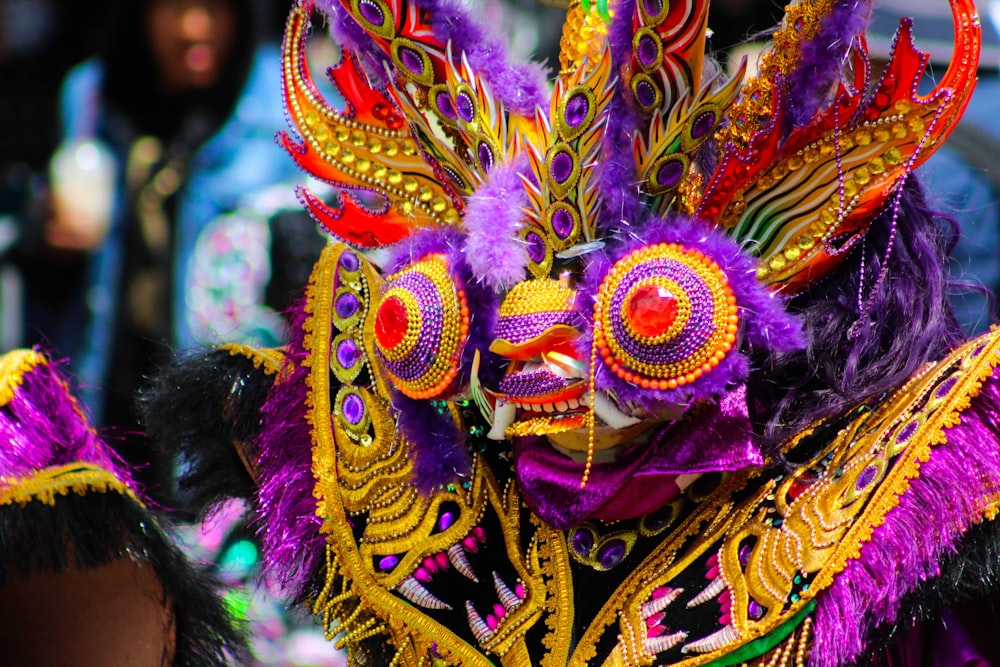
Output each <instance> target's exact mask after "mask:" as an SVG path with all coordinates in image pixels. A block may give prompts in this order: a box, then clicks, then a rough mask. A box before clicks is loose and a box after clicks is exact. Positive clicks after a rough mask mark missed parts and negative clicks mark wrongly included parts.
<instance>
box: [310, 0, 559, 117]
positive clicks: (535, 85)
mask: <svg viewBox="0 0 1000 667" xmlns="http://www.w3.org/2000/svg"><path fill="white" fill-rule="evenodd" d="M414 2H415V4H417V5H418V6H420V7H422V8H424V9H426V10H427V11H429V12H431V13H432V16H433V19H432V25H433V29H434V35H435V37H437V38H438V39H439V40H441V42H443V43H447V42H448V41H449V40H450V41H451V42H452V49H453V50H454V52H455V54H456V55H457V54H459V53H463V52H464V53H465V55H466V57H467V58H468V59H469V63H470V64H471V65H472V67H473V69H474V70H475V71H476V72H477V73H479V74H480V75H481V76H483V78H484V79H485V80H486V81H487V82H488V83H489V84H490V88H491V90H492V91H493V94H494V95H496V96H497V97H498V98H499V99H501V100H502V101H503V103H504V105H505V106H506V107H507V109H509V110H510V111H513V112H515V113H519V114H531V113H533V112H534V109H535V106H537V105H542V104H546V103H547V101H548V85H547V83H546V80H545V74H544V71H543V68H542V67H541V66H540V65H537V64H534V63H513V62H511V59H510V58H509V57H508V55H507V47H506V45H505V44H504V41H503V40H502V39H500V38H498V37H497V36H496V35H494V34H492V33H491V32H490V31H489V30H488V29H487V28H486V26H485V25H483V24H482V23H481V22H479V21H477V20H476V19H475V18H474V17H473V16H472V15H471V13H470V12H469V10H468V9H467V8H466V6H465V5H464V4H463V3H461V2H458V1H456V0H414ZM317 8H318V9H320V10H321V11H323V12H324V13H326V14H327V15H328V16H330V17H331V21H330V26H331V28H330V30H331V34H332V35H333V36H334V38H335V39H336V40H337V41H338V42H340V43H341V44H343V45H344V47H345V48H346V49H348V50H351V51H355V52H357V53H366V54H369V55H374V54H375V51H376V49H377V47H376V46H375V43H374V41H373V40H372V39H371V37H369V36H368V35H367V34H366V33H365V32H364V30H363V28H361V26H360V25H359V24H358V22H357V21H355V20H354V19H353V18H351V17H350V16H349V15H348V14H347V12H345V11H344V9H343V8H342V7H341V4H340V3H339V2H336V1H335V0H319V2H317ZM378 59H379V60H383V61H387V60H388V57H387V56H386V55H385V54H380V55H379V56H378Z"/></svg>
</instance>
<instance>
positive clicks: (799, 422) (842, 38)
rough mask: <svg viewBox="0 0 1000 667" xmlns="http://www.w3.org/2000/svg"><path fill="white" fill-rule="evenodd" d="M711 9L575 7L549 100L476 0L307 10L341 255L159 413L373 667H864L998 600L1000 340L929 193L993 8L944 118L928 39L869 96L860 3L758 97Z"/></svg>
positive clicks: (957, 76)
mask: <svg viewBox="0 0 1000 667" xmlns="http://www.w3.org/2000/svg"><path fill="white" fill-rule="evenodd" d="M707 9H708V3H707V2H702V1H700V0H687V1H682V2H676V3H665V2H660V1H659V0H636V1H634V2H633V1H629V0H606V1H603V2H598V3H596V4H595V5H594V6H591V3H590V2H588V1H587V0H583V1H582V2H572V3H570V8H569V10H568V14H567V22H566V25H565V29H564V33H563V41H562V60H561V66H562V70H561V71H560V72H559V73H558V75H557V77H556V78H555V81H554V83H553V85H552V87H551V89H550V88H549V87H547V86H546V84H545V82H544V80H543V79H542V78H541V74H540V71H539V70H538V69H536V68H534V67H532V66H530V65H519V64H516V63H512V62H509V61H508V60H507V59H506V57H505V55H504V51H503V48H502V45H501V44H500V43H499V42H498V41H496V40H495V39H494V38H492V37H491V36H490V35H489V33H488V32H487V31H486V29H485V28H484V27H483V26H481V25H479V24H478V23H476V22H475V20H474V19H473V18H472V17H471V16H470V15H469V13H468V11H467V10H465V9H463V8H462V6H461V5H459V3H453V2H448V1H445V0H440V1H432V0H419V1H418V0H411V1H406V0H342V1H341V2H331V1H328V2H322V3H320V2H317V3H316V6H314V5H313V3H312V2H308V1H306V0H303V1H302V2H300V3H299V4H298V5H297V6H296V7H295V8H294V9H293V11H292V13H291V16H290V18H289V21H288V25H287V30H286V41H285V44H284V70H283V75H284V96H285V102H286V106H287V111H288V116H289V120H290V122H291V124H292V127H293V129H294V130H295V132H294V133H290V134H283V135H282V136H281V143H282V144H283V145H284V146H285V147H286V148H287V149H288V151H289V153H290V154H291V156H292V158H293V159H294V160H295V161H296V162H297V163H298V164H299V165H300V166H301V167H302V168H303V169H304V170H306V171H307V172H309V173H310V174H312V175H314V176H316V177H317V178H319V179H321V180H324V181H327V182H329V183H331V184H333V185H335V186H336V187H338V188H340V192H341V194H340V199H339V204H338V205H337V206H330V205H328V204H326V203H324V202H323V201H321V200H319V199H318V198H316V197H314V196H313V195H311V194H310V192H309V191H308V190H306V189H300V191H299V194H300V198H301V200H302V201H303V203H304V205H305V206H306V207H307V208H308V209H309V210H310V212H311V213H312V214H313V216H314V217H315V218H316V220H317V221H318V222H319V223H320V224H321V225H323V226H324V227H325V228H326V229H327V230H328V231H329V232H330V233H331V234H332V235H333V236H334V237H335V242H333V243H331V244H330V245H329V246H328V247H327V249H326V250H325V252H324V254H323V256H322V257H321V258H320V260H319V261H318V262H317V264H316V267H315V270H314V273H313V276H312V279H311V281H310V283H309V286H308V288H307V291H306V296H305V300H304V302H303V305H302V307H301V308H300V309H299V310H298V312H297V314H296V320H295V321H294V322H293V324H292V326H291V331H290V341H289V343H288V345H287V346H286V347H285V348H283V349H282V350H270V351H261V350H254V349H251V348H246V347H236V346H232V347H226V348H222V349H220V350H218V351H215V352H207V353H205V354H204V355H202V356H200V357H197V358H192V359H188V360H186V361H184V362H182V364H181V365H180V366H179V367H178V369H175V370H174V371H173V374H172V375H171V376H170V380H169V381H167V382H161V383H160V385H158V386H157V387H155V388H154V389H153V390H151V391H150V392H149V393H147V395H146V396H145V400H146V412H147V415H148V416H149V419H150V420H151V421H150V425H151V427H152V428H153V430H154V432H156V433H157V435H158V436H159V437H160V439H161V441H162V442H164V443H165V444H166V446H169V447H176V446H179V447H181V448H182V450H183V451H184V453H185V460H187V461H189V462H190V463H191V468H190V477H189V478H188V479H187V480H186V483H187V484H188V485H189V486H192V487H193V488H194V492H195V497H196V500H198V501H199V502H201V503H211V502H212V501H214V500H215V499H217V498H218V497H222V496H226V495H229V494H231V493H233V492H234V491H232V490H231V489H230V487H231V486H233V485H236V486H239V487H241V488H242V490H243V492H245V493H249V494H251V495H253V496H254V497H255V499H256V502H257V506H258V512H259V517H260V521H261V527H262V536H263V541H264V547H265V559H266V560H267V563H268V566H269V570H270V573H271V575H272V576H273V577H274V578H275V579H277V580H279V581H280V582H282V583H283V584H284V585H285V586H286V587H287V589H288V590H289V591H290V592H291V593H293V594H294V595H295V596H297V597H298V598H299V599H301V600H302V601H304V602H305V603H306V604H308V605H309V606H310V608H311V609H312V610H313V611H314V612H315V613H316V614H317V615H319V616H320V617H321V618H322V620H323V622H324V624H325V625H326V627H327V630H328V634H329V637H330V639H331V640H335V642H336V645H337V646H339V647H346V649H347V651H348V652H349V656H350V660H351V662H352V664H359V665H360V664H387V665H484V666H485V665H504V666H505V667H510V666H514V665H518V666H520V665H540V666H543V667H562V666H564V665H573V666H575V667H584V666H591V667H594V666H602V665H603V666H605V667H611V666H614V665H673V664H681V665H705V664H713V665H734V664H741V663H748V664H759V665H778V664H781V665H786V664H789V663H790V662H791V661H796V663H797V664H810V665H819V666H832V665H843V664H848V663H851V662H853V661H858V660H861V661H864V660H866V659H872V658H874V657H876V656H877V655H878V654H879V653H880V652H881V651H882V650H883V649H885V648H886V647H887V646H891V645H892V642H895V641H897V640H898V639H899V637H900V636H901V633H903V632H904V631H905V630H906V628H907V627H909V626H910V625H911V621H913V620H914V619H931V620H933V619H936V618H940V617H941V613H942V612H941V607H942V605H944V604H947V603H950V602H952V601H954V600H955V599H958V598H960V597H961V596H963V595H966V594H972V593H975V594H977V595H985V594H988V593H989V591H990V590H991V588H990V587H991V586H995V585H996V577H995V573H994V572H993V571H992V570H993V569H995V565H994V566H992V567H991V565H990V563H991V562H994V561H993V559H994V558H995V554H996V546H997V541H996V540H997V530H996V527H995V526H994V524H993V520H994V518H995V516H996V513H997V509H998V507H1000V437H998V436H1000V434H998V432H997V422H996V419H997V417H996V415H997V412H996V410H997V404H996V400H997V396H998V390H1000V388H998V386H997V382H996V379H995V372H994V369H995V367H996V364H997V362H998V360H1000V357H998V347H1000V333H996V332H992V333H989V334H987V335H985V336H983V337H982V338H979V339H976V340H972V341H966V342H962V341H961V340H960V337H959V334H958V329H957V326H956V325H955V323H954V320H953V318H952V317H951V315H950V312H949V311H948V307H947V305H946V299H945V293H944V284H943V283H944V280H943V269H942V266H943V264H942V262H943V257H944V252H943V249H942V247H943V245H944V241H943V240H942V239H941V237H940V234H939V231H938V228H937V226H936V219H935V216H934V215H933V213H932V212H930V211H929V210H928V209H927V208H926V206H924V204H923V199H922V193H921V191H920V187H919V185H918V184H916V183H915V182H913V181H912V179H910V178H908V176H909V174H910V173H911V172H912V171H913V170H914V169H915V168H916V167H917V166H918V165H919V164H921V163H922V162H923V161H924V160H925V159H926V158H927V157H928V156H929V155H930V154H931V153H932V152H933V150H934V149H935V147H936V146H937V145H939V144H940V143H941V142H942V141H944V139H945V138H946V137H947V135H948V132H949V130H950V129H951V128H952V127H953V126H954V124H955V122H956V121H957V119H958V118H959V117H960V115H961V113H962V109H963V108H964V106H965V104H966V102H967V100H968V96H969V95H970V94H971V90H972V87H973V84H974V78H975V74H974V73H975V68H976V62H977V57H978V55H977V54H978V18H977V17H976V15H975V12H974V9H973V7H972V5H971V4H970V2H969V0H951V9H952V12H953V14H954V19H955V26H956V35H957V37H956V47H955V56H954V58H953V59H952V63H951V65H950V67H949V68H948V70H947V72H946V73H945V74H944V75H943V76H942V77H941V79H940V81H939V83H938V85H937V87H936V88H935V89H934V90H933V91H931V92H929V93H927V94H921V93H920V92H918V90H917V88H916V84H917V82H918V81H919V80H920V78H921V76H922V75H923V69H924V63H925V60H924V57H923V56H922V55H921V54H920V53H919V52H918V51H917V50H916V48H915V47H914V45H913V43H912V42H911V37H910V29H911V26H910V23H909V22H907V21H903V22H902V23H901V26H900V32H899V34H898V36H897V40H896V47H895V50H894V53H893V56H892V58H891V59H890V61H889V63H888V64H887V65H886V67H885V69H884V71H882V72H881V73H879V74H878V75H876V74H873V73H872V71H871V67H870V64H869V62H868V60H867V57H866V54H865V47H864V41H863V37H862V36H863V32H864V28H865V22H866V20H867V17H868V15H869V13H870V10H871V7H870V4H869V3H867V2H865V1H864V0H804V1H802V2H798V3H795V4H792V5H790V6H789V7H788V8H787V9H786V13H785V19H784V22H783V23H782V25H781V27H780V28H779V29H778V30H777V31H776V32H775V33H774V34H773V36H772V38H771V42H772V44H771V47H770V49H769V50H768V51H766V52H765V54H764V56H763V57H762V59H761V63H760V69H759V72H758V73H757V74H756V75H755V76H753V77H752V78H749V79H747V80H746V81H744V74H743V71H742V70H741V71H739V72H737V73H735V74H734V75H733V76H731V77H727V76H726V75H724V74H723V73H721V72H719V71H717V70H716V68H715V66H714V65H713V64H712V63H711V62H710V61H709V60H706V59H705V39H704V38H705V32H706V16H707ZM317 10H319V11H321V12H322V13H323V14H324V15H325V16H326V17H328V19H329V21H330V24H331V25H332V30H333V33H334V36H335V38H336V39H338V40H339V42H340V43H341V44H342V45H343V48H344V57H343V59H342V61H341V63H340V64H339V65H337V66H336V67H334V68H333V69H331V70H330V76H331V79H332V80H333V82H334V84H335V85H336V87H337V88H338V90H339V91H340V93H341V94H342V95H343V98H344V99H345V100H346V105H345V107H344V108H343V109H336V108H332V107H331V106H329V105H328V104H327V103H325V102H324V100H323V99H322V96H321V94H320V93H319V91H318V89H317V87H316V86H315V85H314V83H313V81H312V79H311V75H310V73H309V69H308V66H307V63H306V59H305V38H306V35H307V33H308V31H309V30H310V25H311V19H312V14H313V12H314V11H317ZM219 415H222V419H221V420H220V419H219V418H218V416H219ZM209 425H210V426H209ZM234 444H235V450H234V449H233V448H232V445H234ZM234 452H235V453H234ZM227 461H228V462H230V463H232V462H234V461H235V462H240V461H242V463H243V464H244V469H243V470H242V471H241V470H239V469H238V468H233V467H232V466H229V467H225V466H223V463H225V462H227ZM223 470H225V471H226V472H225V473H224V474H223V472H222V471H223ZM225 475H229V476H230V477H229V480H228V482H227V481H226V480H225V479H223V477H224V476H225ZM949 627H950V628H953V630H954V632H953V633H952V634H954V633H957V632H958V630H957V626H955V625H954V624H951V625H949ZM927 634H928V636H930V632H929V631H928V633H927ZM953 638H954V637H952V639H953Z"/></svg>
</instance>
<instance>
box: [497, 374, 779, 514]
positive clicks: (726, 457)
mask: <svg viewBox="0 0 1000 667" xmlns="http://www.w3.org/2000/svg"><path fill="white" fill-rule="evenodd" d="M763 463H764V459H763V457H762V456H761V453H760V450H759V449H757V447H756V446H755V445H754V443H753V440H752V437H751V429H750V423H749V420H748V419H747V411H746V391H745V388H743V387H740V388H739V389H738V390H736V391H733V392H731V393H730V394H729V395H727V396H726V397H724V398H723V399H722V400H721V401H720V402H719V403H717V404H716V403H706V404H705V405H703V406H699V408H697V411H696V413H695V414H693V415H692V416H690V417H687V418H685V419H683V420H681V421H680V422H677V423H676V424H671V425H669V426H667V427H664V428H662V429H661V430H660V431H659V432H658V433H656V434H655V435H653V437H651V438H650V440H649V442H648V443H642V444H637V445H633V446H631V447H630V448H628V449H626V450H625V451H623V452H622V453H621V454H620V456H619V457H618V459H616V460H615V461H612V462H607V463H595V464H594V465H593V467H592V468H591V471H590V477H589V478H588V480H587V486H586V487H585V488H582V489H581V488H580V480H581V479H583V471H584V464H583V463H578V462H576V461H573V460H571V459H569V458H567V457H566V456H564V455H563V454H560V453H559V452H557V451H556V450H554V449H553V448H552V447H551V446H550V445H549V444H548V441H547V440H546V439H545V438H518V439H516V440H515V442H514V464H515V472H516V475H517V480H518V483H519V485H520V488H521V492H522V494H523V496H524V499H525V502H526V503H527V504H528V506H529V507H530V508H531V509H532V511H534V512H535V513H536V514H538V516H540V517H541V518H542V519H543V520H544V521H546V522H547V523H549V524H551V525H553V526H555V527H556V528H562V529H565V528H570V527H572V526H575V525H577V524H579V523H580V522H581V521H584V520H585V519H628V518H633V517H638V516H642V515H644V514H647V513H649V512H652V511H653V510H655V509H658V508H660V507H662V506H663V505H665V504H666V503H668V502H670V500H672V499H673V498H674V497H675V496H676V495H677V494H678V493H679V489H678V488H677V484H676V482H675V481H674V480H675V479H676V478H677V476H678V475H682V474H683V475H690V474H696V473H706V472H722V471H735V470H740V469H743V468H748V467H756V466H760V465H763Z"/></svg>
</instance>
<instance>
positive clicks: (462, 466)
mask: <svg viewBox="0 0 1000 667" xmlns="http://www.w3.org/2000/svg"><path fill="white" fill-rule="evenodd" d="M392 405H393V407H394V408H395V409H396V410H397V411H398V417H397V420H396V424H397V425H398V426H399V431H400V433H401V434H403V436H405V437H406V440H407V442H408V443H409V444H410V447H411V452H410V458H411V460H412V461H413V478H412V479H413V482H414V484H415V485H416V487H417V489H418V490H419V491H420V492H421V493H423V494H425V495H430V494H432V493H434V492H435V491H437V490H439V489H440V488H441V487H442V486H444V485H445V484H448V483H450V482H453V481H455V479H456V478H457V477H468V476H469V475H470V474H471V471H472V457H471V456H470V455H469V451H468V449H466V447H465V434H464V433H462V431H460V430H459V429H458V426H457V425H456V424H455V422H454V420H452V418H451V413H450V412H448V411H447V410H445V411H444V413H443V414H442V413H439V412H438V411H437V408H435V407H434V406H433V405H432V404H431V402H430V401H427V400H414V399H412V398H408V397H406V396H404V395H403V394H401V393H399V392H395V394H394V395H393V398H392Z"/></svg>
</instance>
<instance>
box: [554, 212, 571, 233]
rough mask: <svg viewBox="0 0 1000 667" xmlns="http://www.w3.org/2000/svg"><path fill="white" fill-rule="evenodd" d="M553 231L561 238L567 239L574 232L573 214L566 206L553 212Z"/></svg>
mask: <svg viewBox="0 0 1000 667" xmlns="http://www.w3.org/2000/svg"><path fill="white" fill-rule="evenodd" d="M551 221H552V231H553V232H555V235H556V236H558V237H559V238H560V239H567V238H569V235H570V234H572V233H573V227H574V224H573V214H572V213H570V212H569V211H567V210H566V209H564V208H557V209H556V210H555V211H553V212H552V218H551Z"/></svg>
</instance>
